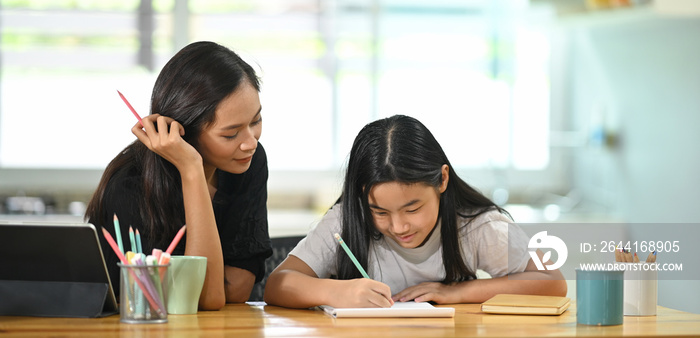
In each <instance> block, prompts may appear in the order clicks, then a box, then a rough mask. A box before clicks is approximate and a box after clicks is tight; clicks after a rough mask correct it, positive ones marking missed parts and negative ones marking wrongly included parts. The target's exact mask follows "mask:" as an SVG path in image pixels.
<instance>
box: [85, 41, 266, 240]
mask: <svg viewBox="0 0 700 338" xmlns="http://www.w3.org/2000/svg"><path fill="white" fill-rule="evenodd" d="M244 81H247V82H248V83H250V84H251V85H252V86H253V87H254V88H255V89H256V90H258V91H259V90H260V83H259V79H258V77H257V75H256V74H255V70H254V69H253V68H252V67H251V66H250V65H249V64H247V63H246V62H245V61H243V60H242V59H241V58H240V57H239V56H238V55H237V54H236V53H234V52H233V51H231V50H230V49H228V48H226V47H224V46H221V45H219V44H216V43H214V42H208V41H201V42H195V43H192V44H189V45H188V46H186V47H184V48H183V49H182V50H180V51H179V52H178V53H177V54H175V56H173V57H172V58H171V59H170V61H168V63H167V64H166V65H165V66H164V67H163V69H162V70H161V72H160V74H159V75H158V78H157V79H156V82H155V85H154V87H153V93H152V96H151V114H160V115H163V116H169V117H171V118H173V119H174V120H176V121H177V122H179V123H180V124H182V126H183V127H184V129H185V135H184V136H183V139H184V140H185V141H187V142H188V143H190V144H192V145H193V146H194V147H195V149H197V148H198V144H197V140H198V138H199V136H200V134H201V132H202V130H203V129H204V127H206V126H207V125H209V124H211V123H212V122H214V118H215V112H216V107H217V106H218V105H219V103H220V102H221V101H222V100H223V99H224V98H226V97H227V96H229V95H230V94H232V93H233V92H235V91H236V90H237V89H238V88H239V87H240V85H241V84H242V83H244ZM120 170H136V171H137V172H138V173H140V175H141V178H142V184H141V185H140V187H141V189H143V191H142V192H141V193H139V194H136V195H135V196H134V198H136V199H137V201H136V202H137V203H135V204H136V205H138V206H139V213H140V218H141V220H143V222H144V223H143V224H141V228H142V229H143V230H145V235H146V236H148V237H149V238H151V240H152V241H153V243H154V244H155V245H156V246H155V247H166V246H167V245H168V242H169V240H170V239H171V238H173V237H174V235H175V233H176V232H177V230H178V229H179V228H180V227H182V225H183V224H184V222H185V209H184V205H183V199H182V184H181V181H180V174H179V172H178V171H177V168H175V166H174V165H172V164H171V163H170V162H168V161H167V160H166V159H164V158H162V157H161V156H160V155H158V154H156V153H154V152H152V151H150V150H149V149H148V148H147V147H146V146H145V145H144V144H143V143H141V141H139V140H136V141H134V142H133V143H131V144H130V145H129V146H127V147H126V148H125V149H124V150H123V151H122V152H120V153H119V154H118V155H117V156H116V157H115V158H114V159H113V160H112V161H111V162H110V163H109V165H108V166H107V168H106V169H105V171H104V173H103V175H102V179H101V180H100V183H99V185H98V187H97V189H96V190H95V193H94V194H93V196H92V199H91V200H90V203H89V204H88V207H87V212H86V215H85V218H86V219H88V220H90V221H91V222H93V223H95V224H106V223H107V222H111V221H112V215H109V214H107V213H108V210H106V208H105V205H104V199H105V195H104V193H105V189H106V187H107V184H108V182H109V180H110V179H111V178H112V177H113V176H114V175H115V173H117V172H118V171H120ZM143 230H142V231H143Z"/></svg>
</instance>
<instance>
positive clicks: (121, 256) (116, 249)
mask: <svg viewBox="0 0 700 338" xmlns="http://www.w3.org/2000/svg"><path fill="white" fill-rule="evenodd" d="M102 233H103V234H104V235H105V239H106V240H107V243H109V246H111V247H112V250H114V253H116V254H117V257H119V260H120V261H121V262H122V264H129V262H128V261H127V260H126V257H124V254H123V253H122V251H121V250H119V245H117V242H115V241H114V238H112V235H110V234H109V231H107V229H105V228H102Z"/></svg>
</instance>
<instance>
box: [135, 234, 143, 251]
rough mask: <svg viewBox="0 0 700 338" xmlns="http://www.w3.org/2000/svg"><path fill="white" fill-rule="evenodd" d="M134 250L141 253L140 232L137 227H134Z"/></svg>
mask: <svg viewBox="0 0 700 338" xmlns="http://www.w3.org/2000/svg"><path fill="white" fill-rule="evenodd" d="M136 250H137V251H136V252H138V253H143V247H142V246H141V233H139V229H136Z"/></svg>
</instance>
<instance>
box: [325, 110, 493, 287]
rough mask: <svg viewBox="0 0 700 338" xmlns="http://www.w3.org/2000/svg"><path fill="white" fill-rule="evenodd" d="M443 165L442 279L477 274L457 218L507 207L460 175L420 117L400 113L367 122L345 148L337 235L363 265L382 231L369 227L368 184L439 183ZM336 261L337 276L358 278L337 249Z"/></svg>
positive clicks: (447, 280) (446, 281) (455, 280)
mask: <svg viewBox="0 0 700 338" xmlns="http://www.w3.org/2000/svg"><path fill="white" fill-rule="evenodd" d="M444 164H447V165H448V166H449V181H448V184H447V189H446V190H445V192H443V193H442V194H441V196H440V208H439V215H438V219H439V220H441V222H442V227H441V229H442V231H441V236H442V259H443V262H444V264H445V279H444V280H443V283H452V282H460V281H464V280H469V279H474V278H476V276H475V272H474V271H471V270H470V269H469V267H467V265H466V263H465V260H464V257H463V256H462V250H460V244H459V233H458V230H459V229H458V224H457V220H458V217H459V216H462V217H475V216H477V215H479V214H480V213H483V212H486V211H488V210H491V209H496V210H499V211H501V212H503V213H506V214H507V212H506V211H505V210H503V209H501V208H500V207H498V206H497V205H496V204H495V203H493V202H492V201H491V200H489V199H488V198H487V197H485V196H484V195H482V194H481V193H480V192H478V191H477V190H475V189H474V188H472V187H471V186H469V185H468V184H467V183H466V182H464V180H462V179H461V178H459V177H458V176H457V174H456V173H455V171H454V169H453V168H452V165H451V164H450V162H449V161H448V160H447V156H446V155H445V152H444V151H443V150H442V147H441V146H440V144H439V143H438V142H437V140H436V139H435V137H433V135H432V134H431V133H430V131H429V130H428V129H427V128H426V127H425V126H424V125H423V124H422V123H421V122H420V121H418V120H416V119H415V118H412V117H409V116H404V115H395V116H392V117H388V118H385V119H381V120H377V121H374V122H372V123H370V124H368V125H366V126H365V127H364V128H362V130H361V131H360V133H359V134H358V135H357V137H356V138H355V142H354V143H353V145H352V150H351V151H350V158H349V161H348V167H347V172H346V175H345V182H344V186H343V192H342V196H341V197H340V199H339V202H341V203H342V213H341V224H342V234H341V236H342V237H343V240H344V241H345V242H346V244H347V245H348V246H349V247H350V250H351V251H352V252H353V253H354V254H355V255H356V258H357V259H358V261H359V262H360V264H361V265H362V266H363V267H364V268H365V269H367V267H368V257H369V248H370V242H371V241H372V240H378V239H380V238H381V236H382V234H381V233H380V232H379V231H378V230H376V228H375V226H374V221H373V219H372V214H371V212H370V208H369V202H368V194H369V192H370V190H371V189H372V187H373V186H375V185H377V184H380V183H385V182H399V183H405V184H413V183H425V184H428V185H431V186H433V187H435V188H438V187H439V186H440V184H441V183H442V166H443V165H444ZM461 212H469V213H470V214H469V215H467V214H463V213H461ZM337 266H338V276H337V277H338V278H339V279H351V278H360V277H361V275H360V272H359V271H358V270H357V268H355V266H354V265H353V263H352V261H351V260H350V258H349V257H348V256H347V255H344V254H341V251H339V254H338V256H337Z"/></svg>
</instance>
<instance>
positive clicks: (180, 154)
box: [131, 114, 202, 173]
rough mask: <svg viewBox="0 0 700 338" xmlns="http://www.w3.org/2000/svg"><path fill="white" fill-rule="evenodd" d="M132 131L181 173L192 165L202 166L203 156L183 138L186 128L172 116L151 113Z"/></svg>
mask: <svg viewBox="0 0 700 338" xmlns="http://www.w3.org/2000/svg"><path fill="white" fill-rule="evenodd" d="M141 123H143V127H142V126H141ZM131 132H132V133H134V135H136V137H137V138H138V139H139V141H141V143H143V144H144V145H146V147H148V149H150V150H151V151H153V152H154V153H156V154H158V155H160V156H161V157H163V158H164V159H166V160H168V162H170V163H172V164H173V165H174V166H175V167H176V168H177V169H178V170H179V171H180V173H182V172H183V170H185V169H186V168H189V167H190V166H192V167H193V168H194V167H195V166H194V165H198V166H199V168H201V167H202V156H201V155H200V154H199V152H198V151H197V150H196V149H195V148H194V147H193V146H192V145H190V144H189V143H187V142H186V141H185V140H184V139H183V138H182V136H184V135H185V129H184V128H183V127H182V125H181V124H180V123H179V122H177V121H175V120H174V119H172V118H170V117H167V116H161V115H160V114H152V115H149V116H147V117H145V118H143V120H141V122H140V123H137V124H135V125H134V126H133V127H132V128H131Z"/></svg>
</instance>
